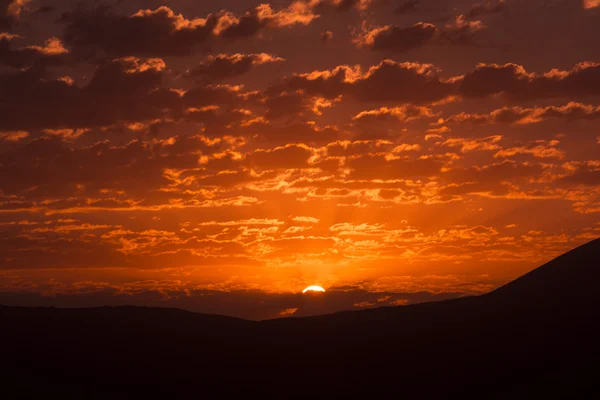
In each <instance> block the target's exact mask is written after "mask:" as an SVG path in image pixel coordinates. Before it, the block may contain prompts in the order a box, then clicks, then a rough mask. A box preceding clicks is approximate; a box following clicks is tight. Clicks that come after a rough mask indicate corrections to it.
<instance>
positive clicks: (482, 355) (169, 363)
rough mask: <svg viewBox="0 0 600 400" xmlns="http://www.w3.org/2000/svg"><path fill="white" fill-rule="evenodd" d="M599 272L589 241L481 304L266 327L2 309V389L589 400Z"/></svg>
mask: <svg viewBox="0 0 600 400" xmlns="http://www.w3.org/2000/svg"><path fill="white" fill-rule="evenodd" d="M599 274H600V240H595V241H592V242H590V243H588V244H586V245H584V246H582V247H579V248H577V249H575V250H573V251H571V252H568V253H566V254H564V255H563V256H561V257H558V258H557V259H555V260H553V261H551V262H549V263H547V264H545V265H543V266H541V267H540V268H538V269H536V270H534V271H532V272H530V273H528V274H526V275H524V276H523V277H521V278H519V279H517V280H515V281H513V282H511V283H509V284H507V285H505V286H503V287H501V288H499V289H497V290H495V291H493V292H491V293H489V294H486V295H483V296H479V297H467V298H460V299H455V300H448V301H442V302H436V303H424V304H417V305H414V306H406V307H384V308H379V309H370V310H363V311H352V312H342V313H337V314H332V315H324V316H317V317H308V318H287V319H278V320H270V321H261V322H253V321H244V320H240V319H235V318H228V317H220V316H211V315H201V314H195V313H190V312H186V311H182V310H177V309H157V308H136V307H117V308H110V307H102V308H92V309H53V308H19V307H0V321H1V325H2V326H1V329H0V343H2V354H1V355H2V358H1V365H2V368H3V369H4V371H2V372H3V373H2V378H0V379H2V380H3V382H2V386H1V387H2V389H3V391H4V392H5V393H9V392H10V393H12V395H11V396H9V397H6V398H38V397H41V396H44V397H47V396H51V395H54V396H57V397H58V398H61V399H66V398H86V399H87V398H90V399H103V398H110V399H132V398H168V399H179V398H186V399H187V398H196V397H197V398H232V397H234V396H235V397H239V396H243V397H252V398H254V397H256V396H259V395H260V396H261V397H266V398H280V399H285V398H300V397H302V398H306V397H311V398H369V399H370V398H380V397H394V398H416V397H418V398H424V399H429V398H440V399H450V398H457V399H467V398H477V399H528V398H544V399H548V398H583V397H585V398H593V397H594V395H595V396H596V397H597V396H598V394H599V393H598V392H600V390H599V388H598V384H597V382H600V380H598V378H600V376H599V375H600V373H599V371H600V368H598V363H599V361H600V345H599V343H600V341H599V340H598V338H599V337H600V336H599V334H600V329H599V327H598V326H597V325H600V324H598V323H597V321H598V317H599V316H600V311H599V310H600V308H599V306H600V296H598V294H599V290H598V284H599V281H598V279H597V278H598V275H599ZM588 392H589V393H588ZM19 396H20V397H19Z"/></svg>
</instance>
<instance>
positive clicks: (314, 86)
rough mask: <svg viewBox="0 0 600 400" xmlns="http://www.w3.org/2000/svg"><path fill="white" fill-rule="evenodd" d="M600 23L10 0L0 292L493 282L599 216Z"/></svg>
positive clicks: (112, 297)
mask: <svg viewBox="0 0 600 400" xmlns="http://www.w3.org/2000/svg"><path fill="white" fill-rule="evenodd" d="M599 26H600V1H598V0H572V1H559V2H553V3H549V2H547V1H544V0H530V1H515V0H489V1H487V0H486V1H478V0H450V1H438V0H420V1H403V0H398V1H389V0H350V1H347V0H284V1H277V2H275V1H258V0H223V1H220V2H216V1H204V2H200V3H198V2H190V1H186V0H171V1H164V0H149V1H141V0H133V1H129V2H122V1H118V0H114V1H113V0H110V1H105V2H103V4H98V3H97V2H93V3H92V2H88V3H80V4H79V5H76V4H75V3H74V2H73V1H71V0H53V1H50V0H0V232H1V236H0V304H2V305H22V306H55V307H96V306H104V305H109V306H119V305H133V306H151V307H157V306H158V307H177V308H182V309H185V310H189V311H193V312H199V313H207V314H218V315H227V316H234V317H238V318H244V319H251V320H264V319H272V318H280V317H293V316H310V315H319V314H328V313H333V312H337V311H347V310H361V309H369V308H376V307H381V306H402V305H411V304H416V303H422V302H429V301H439V300H446V299H452V298H459V297H465V296H477V295H481V294H485V293H489V292H490V291H493V290H494V289H496V288H498V287H501V286H502V285H504V284H506V283H508V282H510V281H512V280H514V279H516V278H518V277H520V276H522V275H524V274H525V273H527V272H529V271H531V270H533V269H535V268H537V267H539V266H541V265H543V264H545V263H546V262H548V261H551V260H552V259H554V258H555V257H557V256H559V255H561V254H564V253H565V252H567V251H570V250H572V249H575V248H577V247H579V246H581V245H583V244H584V243H588V242H590V241H593V240H596V239H598V238H599V237H600V157H599V155H600V59H599V58H598V55H599V54H600V41H598V40H596V41H593V40H592V39H591V38H593V37H595V36H597V35H598V27H599ZM313 286H315V287H320V288H322V289H323V290H324V293H320V294H318V295H316V296H315V294H314V293H312V294H311V293H309V294H303V293H302V292H303V290H304V289H306V288H309V287H313Z"/></svg>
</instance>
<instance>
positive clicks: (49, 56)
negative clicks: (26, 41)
mask: <svg viewBox="0 0 600 400" xmlns="http://www.w3.org/2000/svg"><path fill="white" fill-rule="evenodd" d="M17 41H18V38H17V37H14V36H11V35H4V36H2V35H0V65H5V66H9V67H13V68H19V69H21V68H28V67H32V66H34V67H35V68H36V69H44V68H45V67H47V66H59V65H65V64H67V63H71V57H70V55H69V54H68V50H67V49H65V48H64V46H63V44H62V42H61V41H60V39H59V38H55V37H54V38H50V39H48V40H47V41H46V43H45V44H44V46H26V47H19V48H14V46H13V43H15V42H17Z"/></svg>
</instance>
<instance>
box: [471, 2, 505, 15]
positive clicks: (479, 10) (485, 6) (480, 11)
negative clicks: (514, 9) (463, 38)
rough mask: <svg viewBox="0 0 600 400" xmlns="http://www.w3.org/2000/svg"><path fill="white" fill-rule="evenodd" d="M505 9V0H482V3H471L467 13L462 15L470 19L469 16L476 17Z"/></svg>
mask: <svg viewBox="0 0 600 400" xmlns="http://www.w3.org/2000/svg"><path fill="white" fill-rule="evenodd" d="M507 9H508V6H507V5H506V1H505V0H498V1H490V0H488V1H484V2H482V3H476V4H473V6H472V7H471V9H470V10H469V11H468V12H467V13H465V14H464V16H465V18H467V19H471V18H477V17H479V16H482V15H486V14H496V13H500V12H503V11H506V10H507Z"/></svg>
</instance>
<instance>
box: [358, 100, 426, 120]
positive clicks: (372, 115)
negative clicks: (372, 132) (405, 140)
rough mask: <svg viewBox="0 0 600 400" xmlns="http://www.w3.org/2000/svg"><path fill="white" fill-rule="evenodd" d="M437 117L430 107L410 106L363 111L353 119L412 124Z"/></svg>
mask: <svg viewBox="0 0 600 400" xmlns="http://www.w3.org/2000/svg"><path fill="white" fill-rule="evenodd" d="M434 116H435V115H434V114H433V112H432V111H431V109H430V108H428V107H420V106H413V105H410V104H407V105H403V106H400V107H394V108H387V107H381V108H379V109H376V110H370V111H362V112H360V113H359V114H357V115H355V116H354V117H353V118H352V119H353V120H355V121H361V122H366V123H369V122H372V121H374V120H385V119H388V118H393V119H397V120H398V121H401V122H410V121H413V120H416V119H420V118H432V117H434Z"/></svg>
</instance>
